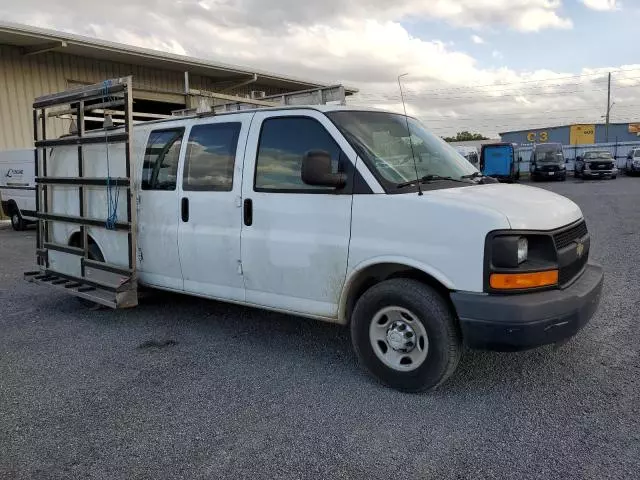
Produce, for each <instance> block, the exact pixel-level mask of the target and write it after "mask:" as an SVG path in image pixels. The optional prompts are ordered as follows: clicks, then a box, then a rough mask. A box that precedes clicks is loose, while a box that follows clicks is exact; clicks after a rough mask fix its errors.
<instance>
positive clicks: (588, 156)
mask: <svg viewBox="0 0 640 480" xmlns="http://www.w3.org/2000/svg"><path fill="white" fill-rule="evenodd" d="M611 158H612V157H611V153H609V152H587V153H585V154H584V159H585V160H596V159H597V160H611Z"/></svg>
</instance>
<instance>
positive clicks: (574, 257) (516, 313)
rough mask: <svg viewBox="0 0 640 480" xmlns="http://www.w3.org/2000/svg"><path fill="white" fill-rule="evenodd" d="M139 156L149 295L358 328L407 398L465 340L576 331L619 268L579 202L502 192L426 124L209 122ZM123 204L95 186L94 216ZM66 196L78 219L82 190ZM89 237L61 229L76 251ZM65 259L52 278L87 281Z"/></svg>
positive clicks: (68, 157) (212, 118) (509, 189)
mask: <svg viewBox="0 0 640 480" xmlns="http://www.w3.org/2000/svg"><path fill="white" fill-rule="evenodd" d="M407 122H408V123H407ZM407 127H409V129H410V130H411V136H409V135H408V134H407ZM116 132H117V131H116ZM96 135H99V133H98V134H96ZM123 148H124V147H123V146H121V145H119V146H114V145H110V146H109V147H108V151H109V156H108V155H107V146H106V144H104V143H102V144H100V143H94V144H92V145H88V146H87V147H86V151H85V154H84V155H85V167H84V168H85V175H86V176H89V177H104V176H106V175H107V172H106V168H107V164H108V160H107V158H111V159H114V158H116V156H117V155H122V151H123ZM132 152H133V156H132V164H131V165H132V175H133V179H132V191H133V192H134V193H133V194H134V195H135V197H136V203H137V212H136V213H137V220H136V221H135V223H136V225H135V229H136V232H137V247H136V249H137V252H136V260H137V265H136V273H137V281H138V282H139V283H140V284H141V285H145V286H148V287H153V288H157V289H162V290H168V291H173V292H181V293H185V294H189V295H196V296H201V297H206V298H211V299H215V300H221V301H226V302H233V303H239V304H244V305H250V306H254V307H259V308H264V309H269V310H276V311H280V312H285V313H290V314H293V315H300V316H305V317H311V318H315V319H319V320H325V321H329V322H335V323H339V324H342V325H348V326H349V327H350V329H351V334H352V339H353V346H354V348H355V351H356V353H357V356H358V358H359V360H360V361H361V363H362V364H363V365H364V367H365V368H366V369H368V370H369V371H370V372H371V373H372V374H373V375H374V376H375V377H376V378H378V379H379V380H380V381H382V382H383V383H385V384H387V385H390V386H392V387H394V388H397V389H400V390H404V391H423V390H428V389H432V388H435V387H436V386H438V385H440V384H441V383H442V382H444V381H445V380H446V379H447V378H448V377H449V376H450V375H451V374H452V373H453V372H454V370H455V369H456V366H457V364H458V360H459V358H460V355H461V352H462V349H463V344H467V345H469V346H471V347H474V348H482V349H492V350H520V349H527V348H532V347H536V346H539V345H543V344H548V343H552V342H558V341H560V340H563V339H566V338H568V337H571V336H573V335H574V334H575V333H576V332H577V331H578V330H579V329H580V328H581V327H583V326H584V325H585V324H586V322H587V321H588V320H589V319H590V318H591V317H592V315H593V314H594V312H595V310H596V308H597V306H598V302H599V298H600V293H601V289H602V282H603V272H602V268H601V267H599V266H597V265H594V264H592V263H590V262H589V261H588V257H589V246H590V239H589V233H588V231H587V226H586V224H585V220H584V218H583V216H582V212H581V211H580V208H579V207H578V206H577V205H576V204H575V203H573V202H572V201H570V200H568V199H567V198H564V197H562V196H560V195H556V194H554V193H550V192H548V191H545V190H542V189H538V188H533V187H527V186H522V185H504V184H496V183H490V184H485V183H484V181H483V177H482V175H481V174H480V173H479V172H478V171H477V170H476V169H475V168H474V167H473V166H472V165H471V164H470V163H469V162H468V161H466V160H465V159H464V158H463V157H462V156H461V155H459V154H458V153H457V152H456V151H455V150H454V149H453V148H452V147H451V146H449V145H448V144H446V143H445V142H444V141H442V140H441V139H440V138H438V137H437V136H435V135H433V134H431V133H429V132H428V131H426V130H425V129H424V127H423V126H422V125H421V124H420V123H419V122H418V121H417V120H415V119H413V118H408V119H407V118H406V117H404V116H402V115H398V114H395V113H388V112H383V111H369V110H359V109H358V110H356V109H350V108H348V107H340V106H326V105H325V106H317V107H284V108H266V109H259V110H252V111H241V112H236V113H227V114H220V115H212V114H208V115H200V116H193V117H188V118H176V119H169V120H162V121H156V122H147V123H142V124H139V125H136V126H135V127H134V128H133V150H132ZM77 159H78V154H77V148H76V147H75V146H60V147H55V148H53V153H52V155H51V157H50V158H49V160H48V165H49V168H50V175H55V176H60V177H65V178H66V177H70V176H74V175H76V171H77V170H76V169H77V162H78V160H77ZM110 169H111V170H110V172H109V175H110V177H114V178H115V177H118V176H123V175H124V172H123V171H122V170H121V171H116V167H115V166H114V165H113V164H112V165H111V166H110ZM111 190H113V189H111ZM110 195H111V200H109V194H106V193H105V189H104V188H103V189H96V191H95V192H94V193H92V194H91V196H89V198H88V200H87V202H88V206H87V209H88V212H89V216H97V214H92V213H91V212H92V211H94V212H95V211H97V210H96V209H99V208H103V206H104V205H105V204H107V203H109V202H111V204H113V203H114V198H119V205H118V207H117V208H116V211H117V212H118V217H119V220H118V221H122V219H126V218H127V214H126V203H127V202H126V200H125V198H124V196H123V195H122V191H120V192H119V193H116V195H115V197H114V195H113V191H111V194H110ZM118 195H119V197H118ZM51 202H52V206H53V210H54V211H56V210H57V212H59V213H66V214H71V215H77V214H78V213H77V208H78V207H77V204H78V194H77V189H76V188H74V187H64V188H63V187H60V188H55V189H54V191H53V193H52V194H51ZM80 232H81V231H80V227H78V225H74V224H73V223H69V224H64V225H60V224H58V225H53V226H52V228H51V231H50V232H49V235H50V236H51V242H52V243H55V244H57V245H68V246H69V247H68V248H69V250H70V253H73V248H74V246H75V247H77V245H78V243H77V242H78V239H79V235H81V233H80ZM109 235H111V236H109ZM87 236H88V239H89V243H90V246H89V254H90V256H91V258H92V259H93V261H94V262H95V261H99V262H102V261H104V262H106V263H108V264H110V265H120V266H126V265H127V261H128V260H127V259H128V252H127V247H126V245H127V243H126V237H127V235H126V234H123V235H121V238H120V239H119V240H118V238H117V237H114V236H113V232H112V231H109V230H107V229H104V228H99V227H98V226H90V227H88V228H87ZM58 250H59V251H56V252H49V256H48V261H49V263H50V268H51V269H52V270H55V271H67V272H70V274H71V273H73V272H76V273H75V274H74V275H78V273H77V269H78V268H79V267H77V266H74V265H72V264H71V263H70V262H71V260H69V258H71V256H70V255H66V254H65V252H64V248H58ZM60 250H62V251H60ZM51 278H55V277H50V276H49V277H46V278H45V280H46V279H51ZM69 278H72V277H69ZM60 281H61V282H64V281H65V280H64V278H63V279H62V280H60ZM53 283H55V282H53ZM69 287H71V288H72V287H73V286H71V285H69Z"/></svg>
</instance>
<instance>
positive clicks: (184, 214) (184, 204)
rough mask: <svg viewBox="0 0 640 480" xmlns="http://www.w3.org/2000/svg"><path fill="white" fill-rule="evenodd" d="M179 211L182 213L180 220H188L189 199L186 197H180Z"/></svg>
mask: <svg viewBox="0 0 640 480" xmlns="http://www.w3.org/2000/svg"><path fill="white" fill-rule="evenodd" d="M181 213H182V221H183V222H188V221H189V199H188V198H187V197H182V208H181Z"/></svg>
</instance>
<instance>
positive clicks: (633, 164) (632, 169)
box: [624, 148, 640, 175]
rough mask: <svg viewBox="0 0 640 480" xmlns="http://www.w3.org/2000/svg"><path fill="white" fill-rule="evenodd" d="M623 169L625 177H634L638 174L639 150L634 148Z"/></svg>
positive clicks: (639, 164) (639, 163)
mask: <svg viewBox="0 0 640 480" xmlns="http://www.w3.org/2000/svg"><path fill="white" fill-rule="evenodd" d="M624 167H625V172H626V173H627V175H636V174H638V173H640V148H634V149H633V150H631V151H630V152H629V155H627V161H626V163H625V165H624Z"/></svg>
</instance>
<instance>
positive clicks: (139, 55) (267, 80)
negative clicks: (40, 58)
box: [0, 21, 358, 94]
mask: <svg viewBox="0 0 640 480" xmlns="http://www.w3.org/2000/svg"><path fill="white" fill-rule="evenodd" d="M50 42H60V44H59V46H58V47H56V48H55V51H59V52H60V53H67V54H71V55H79V56H84V57H89V58H95V59H99V60H108V61H113V62H122V63H129V64H134V65H141V66H147V67H154V68H162V69H168V70H176V71H181V72H184V71H189V73H192V74H196V75H203V76H211V77H216V78H221V79H224V78H225V77H227V78H233V77H237V76H238V75H247V76H252V75H254V74H257V75H258V76H259V77H260V83H261V84H264V85H269V86H273V87H280V88H286V89H307V88H314V87H326V86H329V84H325V83H320V82H315V81H311V80H305V79H301V78H297V77H292V76H288V75H287V76H285V75H279V74H275V73H270V72H264V71H261V70H256V69H253V68H249V67H240V66H235V65H228V64H224V63H219V62H213V61H210V60H203V59H200V58H195V57H188V56H183V55H175V54H172V53H166V52H161V51H157V50H151V49H147V48H139V47H133V46H130V45H124V44H121V43H115V42H109V41H105V40H98V39H95V38H90V37H84V36H80V35H74V34H70V33H63V32H58V31H55V30H49V29H44V28H38V27H31V26H26V25H20V24H15V23H10V22H4V21H0V44H6V45H13V46H18V47H36V46H38V45H42V46H46V45H45V44H46V43H50ZM51 46H53V47H55V44H53V45H51ZM357 91H358V89H356V88H352V87H345V92H346V93H347V94H353V93H356V92H357Z"/></svg>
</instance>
